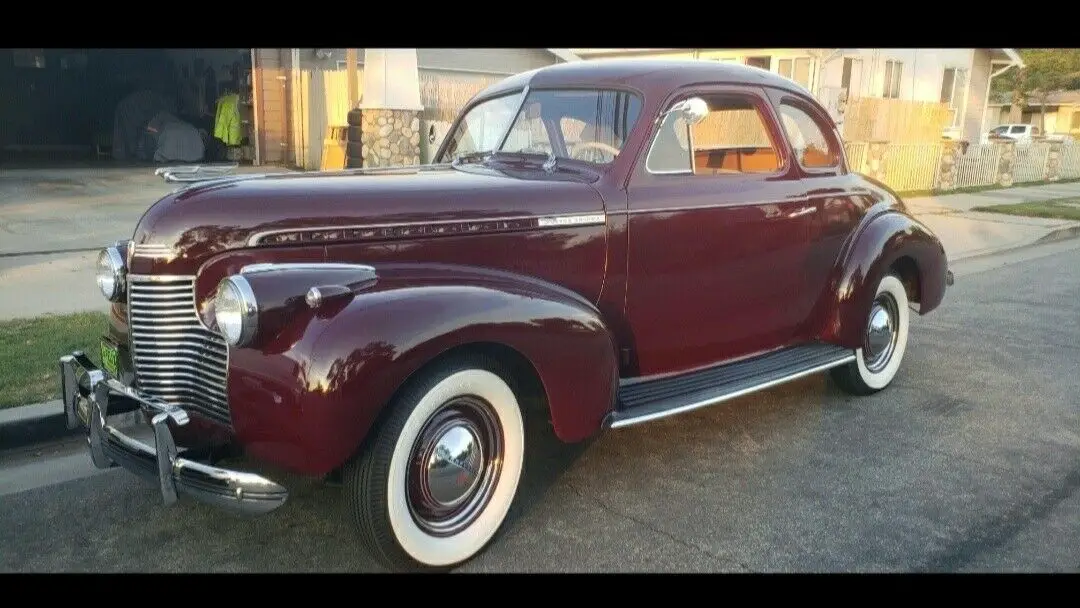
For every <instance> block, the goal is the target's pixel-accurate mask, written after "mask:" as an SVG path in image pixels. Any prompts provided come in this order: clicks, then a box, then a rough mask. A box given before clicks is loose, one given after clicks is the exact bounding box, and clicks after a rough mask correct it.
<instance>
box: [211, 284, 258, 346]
mask: <svg viewBox="0 0 1080 608" xmlns="http://www.w3.org/2000/svg"><path fill="white" fill-rule="evenodd" d="M258 321H259V309H258V306H256V304H255V293H254V292H253V291H252V290H251V285H250V284H249V283H248V282H247V279H245V278H244V277H242V276H240V275H233V276H231V277H226V278H225V279H222V281H221V283H219V284H218V288H217V295H215V296H214V322H215V323H216V324H217V329H218V331H219V332H221V335H222V336H223V337H224V338H225V341H226V342H228V343H229V344H231V345H233V346H244V345H245V344H247V343H248V342H250V341H251V339H252V338H253V337H254V336H255V329H256V327H257V326H258Z"/></svg>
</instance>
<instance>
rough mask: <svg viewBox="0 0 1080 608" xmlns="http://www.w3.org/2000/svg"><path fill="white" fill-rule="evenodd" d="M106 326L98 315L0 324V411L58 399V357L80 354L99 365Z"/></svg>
mask: <svg viewBox="0 0 1080 608" xmlns="http://www.w3.org/2000/svg"><path fill="white" fill-rule="evenodd" d="M107 326H108V319H107V317H106V316H105V315H104V314H102V313H100V312H86V313H76V314H71V315H46V316H43V317H37V318H35V319H16V320H14V321H0V408H8V407H16V406H20V405H29V404H31V403H41V402H43V401H51V400H53V399H59V398H60V369H59V368H60V363H59V359H60V357H61V356H63V355H66V354H69V353H71V351H73V350H82V351H84V352H85V353H86V354H87V355H88V356H89V357H90V359H91V360H92V361H93V362H94V363H95V364H97V365H100V364H101V362H100V361H99V358H100V356H101V355H100V352H99V346H98V345H99V343H100V338H101V335H102V334H103V333H105V331H106V328H107Z"/></svg>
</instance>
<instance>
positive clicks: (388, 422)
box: [60, 60, 952, 570]
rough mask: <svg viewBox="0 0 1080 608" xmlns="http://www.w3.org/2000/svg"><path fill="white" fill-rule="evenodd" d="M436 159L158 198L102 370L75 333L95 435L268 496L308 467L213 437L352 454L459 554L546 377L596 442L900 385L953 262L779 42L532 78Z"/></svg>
mask: <svg viewBox="0 0 1080 608" xmlns="http://www.w3.org/2000/svg"><path fill="white" fill-rule="evenodd" d="M434 160H435V162H434V163H433V164H431V165H425V166H420V167H401V168H388V169H382V170H379V169H375V170H367V169H356V170H345V171H339V172H323V173H292V174H288V173H286V174H277V175H247V176H225V177H218V178H215V179H212V180H208V181H203V182H198V183H192V184H186V185H182V186H180V187H179V188H178V189H177V190H176V191H174V192H172V193H171V194H169V195H167V196H165V197H164V198H163V199H161V200H160V201H158V202H157V203H156V204H154V205H153V206H152V207H150V208H149V210H148V211H147V212H146V214H145V215H144V216H143V217H142V219H141V220H140V221H139V224H138V226H137V227H136V229H135V232H134V234H133V237H132V239H131V240H128V241H124V242H120V243H116V244H115V245H112V246H110V247H107V248H106V249H105V250H104V251H103V252H102V253H101V255H100V258H99V264H98V267H97V282H98V285H99V286H100V287H101V290H102V292H103V293H104V295H105V297H106V298H108V299H109V300H110V301H111V302H112V305H111V311H112V312H111V315H110V325H109V330H108V332H107V334H106V335H105V336H103V339H102V344H101V346H100V348H101V355H102V356H101V360H102V366H101V368H98V367H96V366H95V365H94V364H93V363H92V362H91V361H90V359H89V358H88V357H87V356H85V354H83V353H82V352H76V353H73V354H71V355H67V356H64V357H62V358H61V359H60V363H61V371H62V389H63V395H64V403H65V407H66V410H67V415H68V423H69V425H71V427H72V428H77V427H79V426H84V427H86V432H87V437H88V444H89V450H90V455H91V458H92V460H93V462H94V463H95V464H96V465H97V466H99V467H110V466H115V465H119V466H122V467H124V468H126V469H129V470H130V471H132V472H135V473H138V474H141V475H144V476H145V477H147V478H149V479H150V480H152V481H153V483H155V484H156V485H159V486H160V491H161V493H162V495H163V496H164V499H165V502H166V503H167V504H171V503H173V502H175V501H176V500H177V497H178V494H186V495H188V496H191V497H193V498H196V499H200V500H203V501H206V502H209V503H212V504H215V505H218V506H222V507H231V508H234V509H237V510H240V511H244V512H253V513H263V512H268V511H271V510H273V509H275V508H277V507H279V506H281V505H282V504H283V503H284V502H285V500H286V496H287V490H286V489H285V488H284V487H282V486H281V485H279V484H278V483H276V482H274V481H271V480H270V479H267V478H265V477H263V476H261V475H257V474H254V473H252V472H245V471H238V470H231V469H226V468H221V467H220V466H217V465H218V464H222V463H221V462H220V460H218V459H215V455H219V454H222V453H225V454H235V453H237V448H241V449H242V452H243V453H244V454H246V456H247V457H248V461H249V462H252V461H253V462H260V461H261V462H264V463H266V464H268V465H273V466H276V467H278V468H282V469H285V470H291V471H294V472H298V473H301V474H307V475H312V476H327V475H331V474H335V473H336V474H338V475H339V476H340V479H341V480H342V483H343V485H344V493H345V496H346V501H347V503H348V506H349V511H350V513H351V515H352V517H353V518H354V520H355V523H356V526H357V528H358V530H359V536H360V537H361V540H362V541H363V544H364V545H365V546H367V547H368V548H369V549H370V550H371V552H372V553H373V555H374V556H375V557H376V558H378V559H379V560H380V561H381V562H382V563H384V564H386V565H388V566H389V567H391V568H401V569H414V568H415V569H436V570H438V569H447V568H451V567H453V566H455V565H459V564H461V563H463V562H465V561H467V560H469V559H470V558H472V557H474V556H475V555H477V554H478V553H479V552H480V551H481V550H482V549H483V548H484V547H485V546H486V545H487V544H488V543H489V542H490V541H491V540H492V538H493V537H494V536H495V534H496V532H497V531H498V530H499V529H500V527H501V526H502V524H503V521H504V518H505V517H506V515H507V512H508V510H509V508H510V506H511V503H512V501H513V500H514V498H515V495H516V493H517V489H518V487H519V480H520V478H521V474H522V463H523V456H524V453H525V451H526V450H527V449H529V445H530V439H529V437H526V433H525V430H524V429H525V425H524V424H523V414H522V407H524V404H525V403H526V402H527V401H528V402H531V403H538V404H542V407H543V408H544V409H545V410H546V414H547V416H548V417H549V419H550V422H551V425H552V427H553V429H554V433H555V434H556V435H557V436H558V437H559V438H560V439H562V440H563V441H565V442H578V441H581V440H584V439H586V438H589V437H591V436H593V435H595V434H596V433H598V432H600V431H602V430H604V429H618V428H622V427H626V426H629V425H633V424H638V423H643V422H647V421H650V420H654V419H657V418H662V417H664V416H671V415H674V414H680V413H684V412H688V411H691V410H694V409H696V408H700V407H703V406H708V405H713V404H717V403H720V402H722V401H725V400H727V399H731V398H734V397H737V396H741V395H746V394H748V393H751V392H753V391H756V390H761V389H765V388H768V387H771V386H775V385H777V384H779V383H782V382H786V381H790V380H793V379H796V378H800V377H803V376H806V375H808V374H813V373H817V372H823V371H826V370H828V371H829V372H830V374H831V375H832V377H833V378H834V379H835V381H836V382H837V383H838V384H839V386H840V387H842V388H843V389H844V390H846V391H849V392H851V393H854V394H860V395H866V394H870V393H873V392H875V391H879V390H881V389H883V388H885V387H886V386H888V385H889V384H890V382H891V381H892V380H893V378H894V377H895V376H896V373H897V368H898V367H899V366H900V363H901V360H902V358H903V356H904V351H905V348H906V346H907V340H908V327H909V314H910V313H909V310H914V311H916V312H917V313H918V314H926V313H928V312H930V311H932V310H934V309H935V308H936V307H937V306H938V305H939V304H940V303H941V301H942V299H943V296H944V292H945V289H946V286H947V285H951V284H952V273H951V272H950V271H949V269H948V264H947V260H946V257H945V253H944V250H943V248H942V245H941V243H940V242H939V241H938V239H937V238H936V237H935V236H934V235H933V234H932V233H931V232H930V231H929V230H928V229H927V228H926V227H925V226H923V225H922V224H920V223H919V222H918V221H916V220H915V219H913V218H912V216H911V215H909V214H908V212H907V211H906V209H905V207H904V204H903V202H902V201H901V200H900V199H899V198H898V196H897V195H896V194H895V193H894V192H893V191H891V190H890V189H889V188H887V187H886V186H884V185H883V184H881V183H879V182H877V181H875V180H873V179H870V178H868V177H864V176H862V175H859V174H856V173H853V172H851V171H850V170H849V168H848V166H847V162H846V159H845V155H844V151H843V147H842V142H841V139H840V136H839V134H838V132H837V129H836V126H835V124H834V123H833V121H832V120H831V119H830V118H829V116H828V114H827V113H826V111H825V110H824V109H823V108H822V107H821V105H819V104H818V103H817V102H816V101H815V100H814V98H813V97H811V96H810V95H809V94H808V93H807V92H806V91H805V90H803V89H802V88H800V87H799V86H798V85H797V84H795V83H793V82H792V81H790V80H787V79H785V78H782V77H780V76H778V75H775V74H772V73H769V72H766V71H763V70H759V69H756V68H749V67H744V66H737V65H731V64H722V63H718V62H709V61H662V60H637V61H626V60H612V61H585V62H577V63H569V64H561V65H557V66H552V67H547V68H543V69H540V70H535V71H532V72H528V73H523V74H519V75H516V76H512V77H510V78H507V79H506V80H504V81H502V82H501V83H498V84H495V85H493V86H491V87H490V88H488V89H487V90H485V91H483V92H481V93H480V94H479V95H477V96H476V97H475V98H474V99H473V100H471V101H470V102H469V104H468V105H467V106H466V107H465V108H464V110H463V111H462V113H461V115H460V116H459V117H458V118H457V120H456V121H455V123H454V125H453V126H452V128H451V129H450V131H449V135H448V137H447V138H446V139H445V141H444V142H443V143H442V144H441V146H440V148H439V150H438V151H437V152H436V157H435V159H434ZM95 348H97V347H96V346H95ZM125 412H141V413H142V414H143V415H141V416H139V417H140V418H141V420H142V423H143V424H146V425H148V426H147V432H146V433H144V435H146V437H145V438H144V439H138V438H136V436H135V433H134V432H133V431H131V430H129V429H128V428H126V427H125V428H124V430H123V431H122V430H121V428H120V426H119V425H118V424H116V423H115V418H114V417H113V416H114V415H116V414H121V413H125ZM111 421H112V422H111ZM151 436H152V440H151V439H150V437H151ZM230 447H231V448H232V451H230V450H229V449H228V448H230Z"/></svg>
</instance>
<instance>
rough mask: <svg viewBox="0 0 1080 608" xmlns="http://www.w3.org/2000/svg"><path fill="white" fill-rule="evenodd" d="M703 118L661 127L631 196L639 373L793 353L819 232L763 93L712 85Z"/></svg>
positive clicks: (687, 93)
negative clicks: (811, 247) (812, 238)
mask: <svg viewBox="0 0 1080 608" xmlns="http://www.w3.org/2000/svg"><path fill="white" fill-rule="evenodd" d="M691 96H697V97H701V98H702V99H704V100H705V101H706V102H707V103H708V104H709V109H710V112H709V114H708V116H707V117H706V118H705V119H704V120H703V121H701V122H699V123H698V124H695V125H693V126H692V127H690V128H689V129H688V128H687V127H686V125H685V123H683V122H682V121H681V119H677V118H676V117H675V115H669V116H668V117H667V118H666V119H664V120H663V121H661V122H660V124H659V125H658V126H656V127H654V132H653V133H652V135H651V140H650V143H649V144H647V147H646V149H645V150H646V153H645V154H642V155H640V156H639V158H638V161H637V166H636V167H635V170H634V173H633V174H632V176H631V179H630V181H629V184H628V188H627V197H628V212H629V218H628V232H629V243H628V260H627V277H628V279H627V292H626V294H627V295H626V318H627V320H628V321H629V322H630V327H631V328H632V333H633V348H632V350H633V353H632V357H631V360H632V361H633V362H634V365H633V366H632V367H636V371H637V375H641V376H649V375H655V374H665V373H672V372H679V371H685V370H688V369H692V368H696V367H701V366H705V365H709V364H712V363H716V362H719V361H725V360H730V359H733V358H737V357H742V356H745V355H750V354H753V353H756V352H760V351H762V350H766V349H771V348H775V347H777V346H782V345H784V344H787V343H789V342H790V341H791V340H792V339H793V338H794V336H793V330H794V328H795V327H796V325H797V324H798V318H797V317H798V314H797V313H796V312H795V311H796V310H797V307H796V308H793V307H792V298H793V297H795V296H796V295H797V286H798V285H799V283H800V279H799V277H798V273H799V272H800V267H801V266H802V264H803V260H804V258H805V256H806V253H807V237H808V234H809V230H810V226H811V224H812V222H813V217H812V215H813V208H812V207H811V206H810V205H808V203H807V200H806V198H805V196H804V192H803V191H804V188H803V187H802V185H801V184H800V182H799V180H798V172H797V169H795V168H794V167H793V166H792V164H791V162H790V159H789V155H788V152H787V147H786V146H785V145H783V140H782V135H781V133H780V130H779V127H778V125H777V122H776V116H775V114H774V113H773V111H772V108H771V106H770V104H769V101H768V97H767V95H766V93H765V91H764V90H763V89H761V88H759V87H749V86H734V85H723V86H720V85H716V86H701V87H696V88H693V89H687V90H683V91H680V92H679V93H678V94H677V95H675V96H674V97H673V98H672V99H670V100H669V103H667V104H665V105H664V106H663V107H665V108H670V107H671V104H674V103H676V102H678V101H681V100H684V99H687V98H689V97H691Z"/></svg>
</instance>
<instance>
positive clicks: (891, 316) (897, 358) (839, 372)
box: [832, 274, 910, 395]
mask: <svg viewBox="0 0 1080 608" xmlns="http://www.w3.org/2000/svg"><path fill="white" fill-rule="evenodd" d="M909 303H910V302H909V300H908V295H907V289H905V288H904V284H903V282H901V281H900V279H899V278H898V277H896V276H895V275H891V274H890V275H886V276H885V277H884V278H882V279H881V282H880V283H878V288H877V291H876V292H875V294H874V300H873V302H872V303H871V305H870V310H869V311H867V316H866V318H865V319H864V326H863V330H862V333H863V346H862V347H861V348H859V349H857V350H856V351H855V360H854V361H852V362H851V363H849V364H847V365H845V366H843V367H838V368H834V369H833V370H832V376H833V379H834V380H835V381H836V383H837V384H838V385H839V386H840V388H842V389H843V390H845V391H847V392H849V393H852V394H856V395H869V394H872V393H876V392H877V391H880V390H882V389H884V388H885V387H887V386H889V384H891V383H892V381H893V378H895V377H896V372H897V371H899V369H900V364H901V363H902V362H903V360H904V352H905V350H906V349H907V340H908V326H909V322H910V319H909V314H910V309H909Z"/></svg>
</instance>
